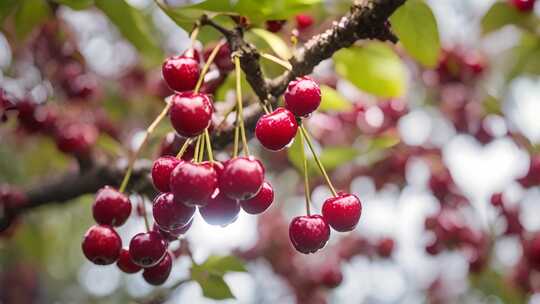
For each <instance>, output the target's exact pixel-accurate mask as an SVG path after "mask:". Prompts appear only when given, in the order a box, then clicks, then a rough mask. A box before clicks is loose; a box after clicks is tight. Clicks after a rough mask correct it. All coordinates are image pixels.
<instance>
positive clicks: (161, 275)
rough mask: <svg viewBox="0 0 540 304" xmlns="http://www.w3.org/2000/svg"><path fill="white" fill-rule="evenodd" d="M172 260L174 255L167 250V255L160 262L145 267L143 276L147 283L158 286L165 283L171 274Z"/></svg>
mask: <svg viewBox="0 0 540 304" xmlns="http://www.w3.org/2000/svg"><path fill="white" fill-rule="evenodd" d="M172 261H173V255H172V254H171V253H170V252H169V251H167V253H166V254H165V257H164V258H163V259H162V260H161V262H159V264H157V265H155V266H152V267H149V268H145V269H144V271H143V278H144V280H145V281H146V283H148V284H151V285H156V286H157V285H161V284H163V283H165V281H167V279H168V278H169V275H170V274H171V269H172Z"/></svg>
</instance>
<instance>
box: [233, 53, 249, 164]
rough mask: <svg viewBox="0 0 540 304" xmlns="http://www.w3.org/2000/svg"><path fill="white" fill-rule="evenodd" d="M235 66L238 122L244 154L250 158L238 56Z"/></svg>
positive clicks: (235, 58) (235, 59) (235, 57)
mask: <svg viewBox="0 0 540 304" xmlns="http://www.w3.org/2000/svg"><path fill="white" fill-rule="evenodd" d="M234 65H235V68H236V99H237V100H236V101H237V104H236V108H237V109H236V110H237V113H238V116H237V118H238V122H239V123H240V135H241V136H242V147H243V149H244V154H245V155H246V156H249V147H248V144H247V138H246V129H245V128H244V114H243V106H242V85H241V78H240V77H241V75H240V72H241V69H240V58H238V56H234Z"/></svg>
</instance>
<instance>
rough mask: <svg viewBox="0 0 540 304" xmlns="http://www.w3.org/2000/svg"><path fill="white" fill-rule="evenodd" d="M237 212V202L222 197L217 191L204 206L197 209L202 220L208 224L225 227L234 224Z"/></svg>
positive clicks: (238, 206)
mask: <svg viewBox="0 0 540 304" xmlns="http://www.w3.org/2000/svg"><path fill="white" fill-rule="evenodd" d="M239 212H240V205H239V204H238V201H237V200H235V199H231V198H229V197H227V196H226V195H223V194H222V193H221V192H219V190H216V192H215V193H214V194H213V195H212V197H211V198H210V199H209V200H208V203H207V204H206V206H204V207H200V208H199V213H200V214H201V216H202V218H203V219H204V220H205V221H206V222H207V223H208V224H210V225H217V226H227V225H228V224H230V223H232V222H234V221H235V220H236V218H237V217H238V213H239Z"/></svg>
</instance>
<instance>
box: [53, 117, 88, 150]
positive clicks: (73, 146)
mask: <svg viewBox="0 0 540 304" xmlns="http://www.w3.org/2000/svg"><path fill="white" fill-rule="evenodd" d="M97 137H98V130H97V129H96V127H95V126H93V125H91V124H86V123H70V124H67V125H65V126H62V127H60V128H59V129H58V130H57V132H56V135H55V140H56V145H57V146H58V149H59V150H60V151H62V152H64V153H69V154H76V155H81V154H86V153H88V152H89V151H90V149H91V148H92V146H93V145H94V144H95V142H96V141H97Z"/></svg>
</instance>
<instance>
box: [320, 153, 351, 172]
mask: <svg viewBox="0 0 540 304" xmlns="http://www.w3.org/2000/svg"><path fill="white" fill-rule="evenodd" d="M358 153H359V151H358V150H357V149H355V148H351V147H328V148H324V150H323V152H322V153H321V155H320V156H319V158H320V159H321V162H322V163H323V165H324V167H325V168H326V170H333V169H335V168H337V167H339V166H341V165H343V164H345V163H348V162H350V161H351V160H353V159H355V158H356V157H357V156H358Z"/></svg>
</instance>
